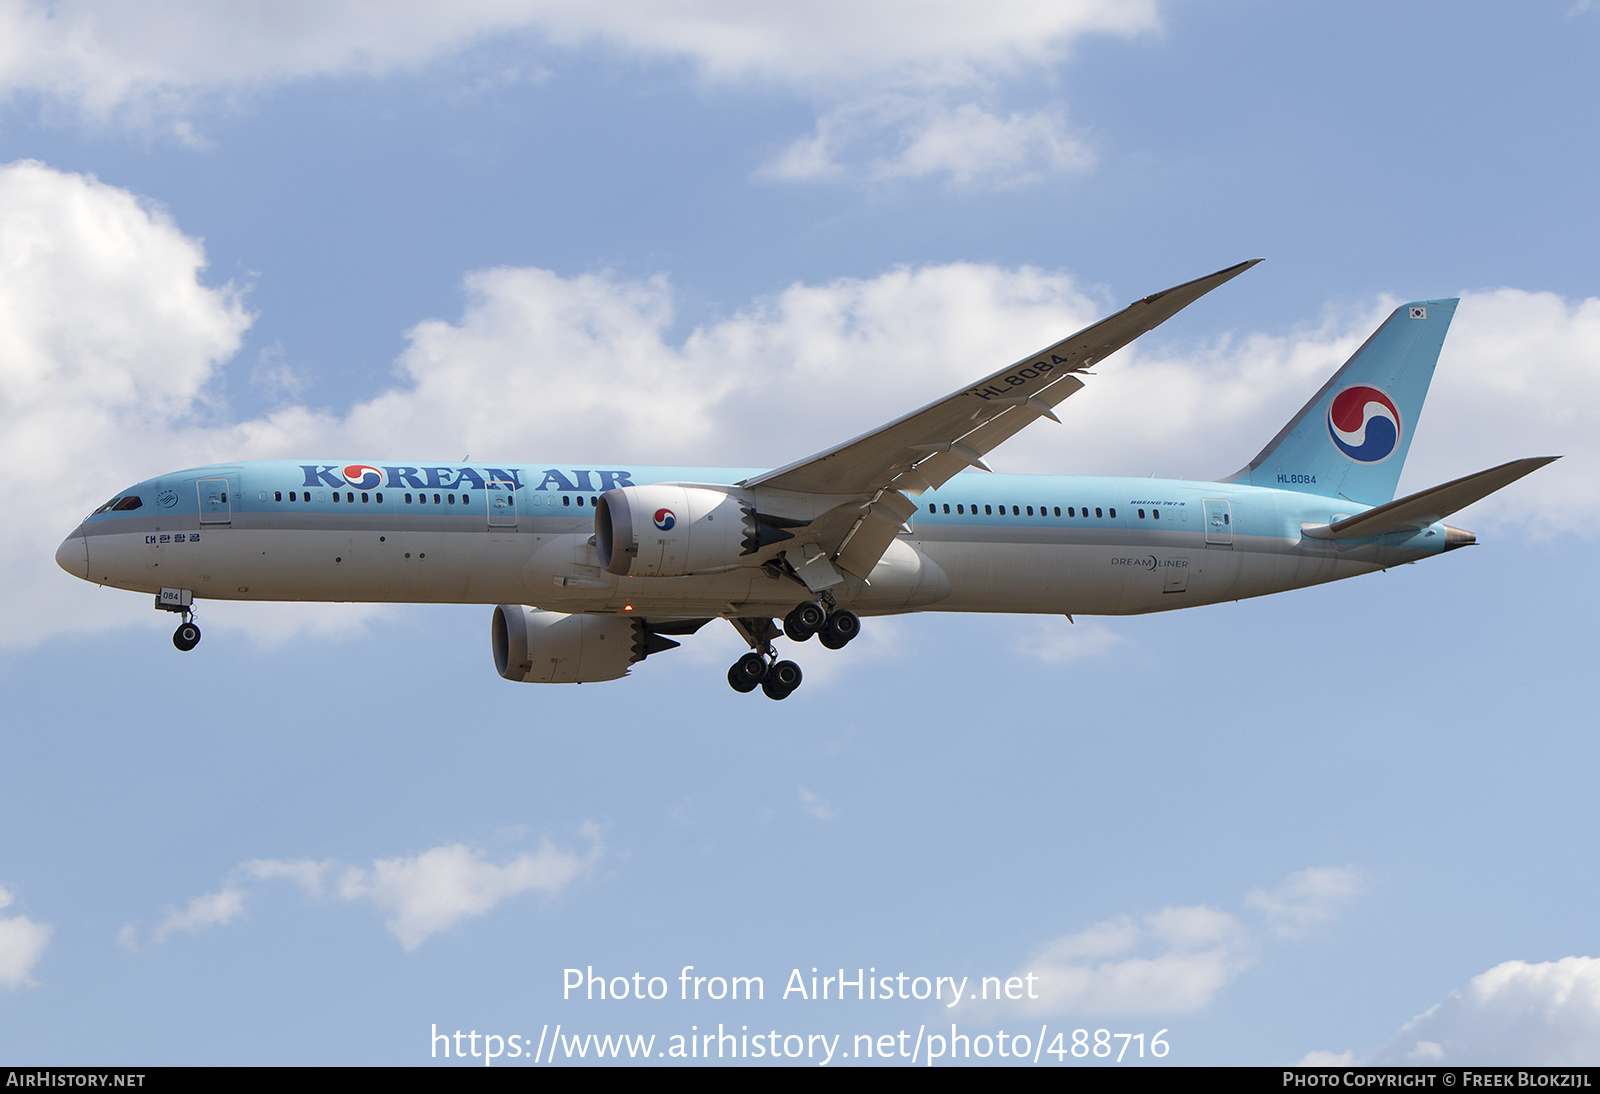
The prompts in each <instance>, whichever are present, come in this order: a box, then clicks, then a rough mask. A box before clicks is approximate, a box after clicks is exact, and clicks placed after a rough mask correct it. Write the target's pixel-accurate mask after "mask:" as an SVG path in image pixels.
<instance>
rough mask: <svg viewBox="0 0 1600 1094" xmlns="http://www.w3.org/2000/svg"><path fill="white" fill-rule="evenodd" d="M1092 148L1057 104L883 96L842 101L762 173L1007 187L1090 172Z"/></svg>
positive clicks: (814, 178)
mask: <svg viewBox="0 0 1600 1094" xmlns="http://www.w3.org/2000/svg"><path fill="white" fill-rule="evenodd" d="M1093 164H1094V153H1093V152H1092V151H1091V150H1090V149H1089V147H1088V146H1087V145H1086V144H1084V142H1083V141H1081V140H1080V139H1079V138H1077V137H1075V136H1074V135H1073V134H1072V133H1071V132H1069V131H1068V129H1067V125H1066V121H1065V119H1064V117H1063V116H1062V113H1061V111H1060V110H1059V109H1047V110H1023V111H1013V112H1011V113H1009V114H1007V115H1006V116H1004V117H1002V116H1000V115H999V114H996V113H993V112H991V111H989V110H987V109H985V108H983V107H982V106H979V105H978V104H977V103H972V102H966V103H959V104H956V105H951V104H949V103H945V102H941V101H938V100H934V99H929V98H927V97H911V96H906V95H894V96H881V97H878V98H875V99H871V100H868V101H866V102H862V103H851V104H849V105H846V106H841V107H837V108H835V109H833V110H831V111H829V112H828V113H827V114H825V115H823V116H822V117H821V118H819V119H818V120H817V126H816V130H815V131H814V132H813V133H812V134H811V135H810V136H808V137H802V138H800V139H798V140H796V141H794V142H793V143H792V144H790V145H789V146H788V147H786V148H784V149H783V150H782V151H781V152H779V153H778V155H777V156H775V157H774V158H773V159H772V160H771V161H770V162H769V163H767V164H766V165H764V166H763V167H762V168H761V169H759V170H758V171H757V176H758V177H761V178H770V179H779V180H785V181H835V180H857V179H869V180H872V181H875V182H888V181H896V180H902V179H926V178H943V179H946V180H948V181H949V182H950V184H951V185H953V186H956V187H960V188H964V189H965V188H972V187H978V186H988V187H1006V186H1016V185H1021V184H1024V183H1029V182H1034V181H1036V180H1038V179H1040V178H1042V177H1044V176H1045V175H1048V174H1059V173H1068V172H1078V171H1085V170H1087V169H1088V168H1089V167H1091V166H1093Z"/></svg>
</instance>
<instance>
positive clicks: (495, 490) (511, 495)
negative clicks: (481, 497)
mask: <svg viewBox="0 0 1600 1094" xmlns="http://www.w3.org/2000/svg"><path fill="white" fill-rule="evenodd" d="M483 485H484V493H485V494H486V495H487V496H488V498H489V527H490V528H515V527H516V526H517V484H516V483H514V482H496V481H494V480H492V479H491V480H490V481H489V482H486V483H484V484H483Z"/></svg>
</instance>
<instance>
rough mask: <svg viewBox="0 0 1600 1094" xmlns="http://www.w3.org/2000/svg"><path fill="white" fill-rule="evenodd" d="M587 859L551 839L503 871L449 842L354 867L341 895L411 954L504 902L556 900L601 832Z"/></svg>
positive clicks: (591, 832) (583, 867) (592, 857)
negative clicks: (371, 910) (375, 915)
mask: <svg viewBox="0 0 1600 1094" xmlns="http://www.w3.org/2000/svg"><path fill="white" fill-rule="evenodd" d="M585 835H587V836H588V837H589V839H590V841H591V846H590V849H589V851H588V853H586V854H578V853H576V852H573V851H567V850H564V849H562V848H559V847H557V846H555V845H554V844H553V843H551V842H550V841H548V840H546V841H544V842H543V843H541V844H540V846H539V849H538V850H537V851H531V852H530V851H525V852H523V853H522V854H520V855H517V856H516V857H515V858H513V859H511V861H509V862H507V863H506V864H505V865H503V866H496V865H495V864H494V863H492V862H488V861H485V860H484V858H483V852H482V851H480V850H477V849H475V848H471V847H467V846H466V845H465V844H459V843H457V844H450V845H447V846H444V847H435V848H433V849H432V850H429V851H424V852H422V853H421V854H420V855H412V856H409V857H401V858H391V859H379V860H378V861H377V862H374V863H373V864H372V868H371V869H370V870H362V869H358V868H351V869H349V870H346V871H344V873H343V874H342V875H341V876H340V878H339V882H338V895H339V896H340V897H341V898H342V899H345V900H362V901H365V902H366V903H368V904H371V905H373V906H374V907H375V908H377V909H378V911H379V912H380V913H381V914H383V915H384V917H385V919H384V926H386V927H387V928H388V929H389V933H390V934H392V935H394V936H395V937H396V938H397V939H399V940H400V945H402V946H404V947H405V948H406V949H408V950H414V949H416V948H417V947H418V946H420V945H421V944H422V943H423V942H424V941H426V940H427V938H428V936H430V935H432V934H435V933H437V932H439V931H443V930H448V929H449V928H451V927H454V926H455V925H456V924H458V923H460V922H461V921H463V920H465V919H470V918H473V917H476V916H481V915H486V914H488V913H489V912H490V911H491V910H493V909H494V907H495V906H496V905H497V904H499V903H500V902H501V901H503V900H506V899H507V898H509V897H513V896H517V895H518V894H521V893H527V892H534V893H541V894H543V895H545V896H554V895H555V894H556V893H559V892H560V891H561V890H563V889H565V888H566V887H567V886H568V885H570V884H571V883H572V882H573V881H575V880H576V879H577V878H578V877H579V876H581V875H582V874H583V873H585V872H586V871H587V870H588V869H589V868H590V867H591V866H593V865H594V863H595V862H596V861H597V860H598V859H599V857H600V855H601V853H602V848H601V843H600V833H599V831H598V829H596V828H594V827H593V826H592V825H590V826H586V828H585Z"/></svg>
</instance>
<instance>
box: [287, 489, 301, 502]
mask: <svg viewBox="0 0 1600 1094" xmlns="http://www.w3.org/2000/svg"><path fill="white" fill-rule="evenodd" d="M294 495H295V492H294V491H293V490H291V491H289V500H290V501H299V500H300V499H299V498H297V497H295V496H294Z"/></svg>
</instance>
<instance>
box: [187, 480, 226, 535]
mask: <svg viewBox="0 0 1600 1094" xmlns="http://www.w3.org/2000/svg"><path fill="white" fill-rule="evenodd" d="M195 488H196V489H197V490H198V491H199V492H200V523H201V524H231V523H232V522H233V506H232V504H231V503H230V502H229V500H228V480H227V479H198V480H196V481H195Z"/></svg>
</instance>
